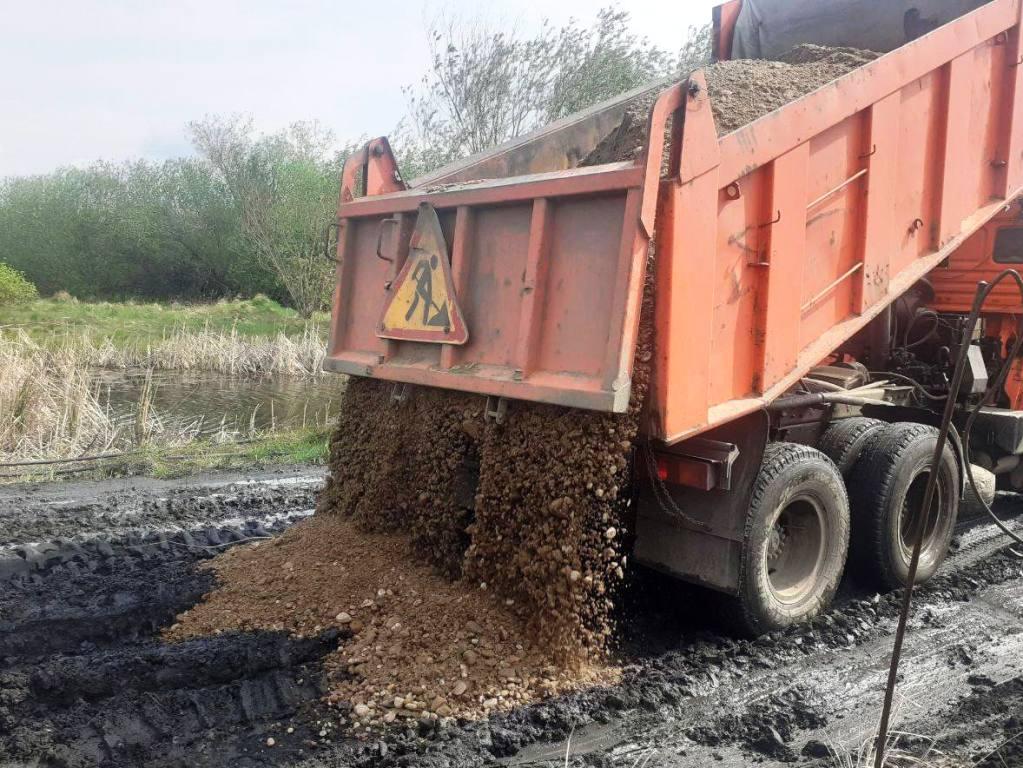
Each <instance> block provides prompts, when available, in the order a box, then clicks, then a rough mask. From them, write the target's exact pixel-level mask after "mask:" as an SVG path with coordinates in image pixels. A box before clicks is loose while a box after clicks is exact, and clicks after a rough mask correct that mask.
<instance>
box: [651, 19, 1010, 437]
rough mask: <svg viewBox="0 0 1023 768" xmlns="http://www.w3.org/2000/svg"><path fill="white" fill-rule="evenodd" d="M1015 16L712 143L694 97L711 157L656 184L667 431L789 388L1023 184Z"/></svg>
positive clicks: (699, 146) (936, 38) (907, 50)
mask: <svg viewBox="0 0 1023 768" xmlns="http://www.w3.org/2000/svg"><path fill="white" fill-rule="evenodd" d="M1019 18H1020V4H1019V2H1018V0H995V2H992V3H990V4H989V5H986V6H984V7H983V8H981V9H979V10H978V11H976V12H974V13H972V14H970V15H969V16H966V17H963V18H961V19H959V20H957V21H955V22H953V23H951V24H948V25H946V26H944V27H941V28H939V29H938V30H936V31H935V32H933V33H931V34H930V35H927V36H926V37H924V38H921V39H920V40H918V41H916V42H914V43H911V44H909V45H907V46H904V47H902V48H900V49H898V50H896V51H894V52H892V53H890V54H888V55H886V56H884V57H882V58H880V59H878V60H876V61H874V62H872V63H871V64H868V65H867V66H865V67H862V68H860V69H857V70H854V71H853V72H851V73H850V74H848V75H846V76H845V77H843V78H841V79H839V80H837V81H835V82H833V83H831V84H829V85H827V86H825V87H824V88H821V89H820V90H818V91H816V92H814V93H812V94H810V95H809V96H807V97H804V98H803V99H800V100H799V101H796V102H793V103H791V104H789V105H787V106H785V107H783V108H782V109H780V110H778V111H776V112H773V113H771V114H769V115H767V116H766V117H764V118H762V119H760V120H758V121H756V122H754V123H752V124H750V125H748V126H746V127H744V128H742V129H740V130H738V131H736V132H734V133H732V134H729V135H727V136H725V137H722V138H721V140H720V142H719V143H718V146H717V147H709V146H707V143H706V142H702V143H696V142H695V141H690V134H691V133H695V134H697V135H704V134H705V133H706V129H705V128H701V127H700V124H701V123H706V122H707V121H709V120H711V119H712V118H711V116H710V110H709V108H708V107H709V104H708V103H707V102H706V93H705V92H704V93H702V94H698V95H696V96H695V97H693V98H690V100H689V104H688V105H687V111H686V117H685V121H686V122H685V136H684V142H685V143H684V146H683V154H684V155H685V154H687V153H689V154H690V155H693V154H697V155H700V156H701V157H702V159H703V160H704V162H703V163H702V164H700V163H698V162H697V163H695V165H693V166H692V167H693V168H695V169H696V170H695V171H693V172H690V173H688V174H687V173H686V172H685V169H683V172H682V174H681V175H680V177H679V178H678V179H675V180H671V181H670V182H665V183H664V184H662V187H661V195H662V197H667V198H669V199H670V202H666V203H662V209H663V210H670V211H671V212H672V215H674V216H675V217H676V221H675V226H673V227H671V228H662V229H661V232H662V233H664V236H663V237H662V238H661V240H660V241H659V243H658V253H659V258H660V259H661V260H662V262H663V263H662V264H660V266H659V268H658V269H659V273H658V291H659V294H658V298H659V299H660V298H662V297H663V296H671V297H672V298H671V299H670V300H669V301H660V300H659V302H658V328H657V338H658V344H659V349H658V366H657V370H658V378H657V387H656V391H657V395H656V400H655V407H656V409H657V412H658V414H659V416H660V417H661V418H660V423H661V427H662V432H661V434H660V435H658V436H659V437H661V438H663V439H665V440H666V441H668V442H674V441H677V440H679V439H683V438H685V437H688V436H691V435H695V434H697V433H699V432H700V431H703V430H705V429H707V428H709V427H711V426H714V425H716V424H720V423H723V422H725V421H728V420H730V419H733V418H735V417H737V416H739V415H741V414H743V413H748V412H749V411H750V410H755V409H756V408H759V407H760V406H761V405H762V404H763V403H764V402H767V401H769V400H771V399H773V398H774V397H776V396H778V395H779V394H781V393H782V392H783V391H784V390H785V389H787V388H789V387H791V386H792V385H793V384H794V383H795V382H796V381H797V380H798V378H799V377H800V376H802V375H804V374H805V372H806V371H807V370H808V369H809V368H810V367H812V366H813V365H815V364H817V363H819V362H820V361H821V359H822V358H824V357H826V356H827V355H828V354H830V353H831V352H832V351H833V350H834V349H836V348H837V347H838V346H839V345H840V344H841V343H842V342H844V341H845V340H846V339H848V338H849V337H850V336H851V335H852V334H853V333H855V332H856V331H857V330H859V328H861V327H862V326H863V325H865V324H866V322H868V321H869V320H870V319H871V318H872V317H873V316H875V315H876V314H877V313H878V312H880V311H881V309H882V308H883V307H884V306H886V305H887V304H888V303H890V302H891V301H892V300H894V298H896V297H897V296H898V295H899V294H900V293H901V292H903V291H904V290H906V288H908V287H909V286H910V285H912V283H913V282H915V281H916V280H917V279H919V278H920V277H921V276H923V275H924V274H926V273H927V272H928V271H929V270H930V269H932V268H933V267H934V266H936V265H937V264H938V263H939V262H941V261H942V260H943V259H944V258H945V257H946V256H947V255H948V254H949V253H951V252H952V251H953V250H954V249H955V248H956V247H957V246H958V245H960V244H961V243H962V242H963V241H964V239H965V238H966V237H967V236H969V235H970V234H971V233H972V232H973V231H974V230H976V229H977V228H978V227H980V226H982V225H983V224H984V222H985V221H987V220H988V219H989V218H990V217H991V216H993V215H994V214H996V213H997V212H998V211H999V210H1001V208H1003V207H1004V201H1005V200H1006V199H1007V198H1011V197H1013V196H1015V195H1017V194H1018V193H1019V188H1020V185H1021V183H1023V156H1021V153H1020V150H1019V142H1018V139H1017V136H1018V134H1019V133H1020V132H1021V131H1023V125H1021V123H1020V121H1019V103H1018V101H1019V100H1018V99H1017V94H1019V93H1021V91H1020V87H1021V76H1023V74H1021V73H1023V67H1020V66H1017V65H1016V63H1017V62H1018V61H1019V59H1020V53H1021V51H1020V46H1019V37H1018V24H1019ZM711 211H713V215H712V216H711V215H710V212H711ZM669 232H670V234H669ZM708 243H713V247H712V248H710V249H708V248H707V244H708ZM697 262H699V263H697ZM707 262H709V265H708V263H707ZM676 297H684V298H683V299H682V300H679V299H678V298H676ZM708 313H709V315H710V321H709V323H708V321H707V314H708ZM694 329H699V330H694ZM701 331H702V332H701ZM701 369H702V370H706V371H708V372H709V374H708V376H707V377H706V388H705V389H704V388H703V383H702V382H701V383H700V385H699V388H698V389H697V390H696V391H694V386H693V384H692V382H689V381H687V379H688V378H689V377H691V376H692V372H693V371H694V370H701Z"/></svg>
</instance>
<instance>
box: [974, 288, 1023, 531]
mask: <svg viewBox="0 0 1023 768" xmlns="http://www.w3.org/2000/svg"><path fill="white" fill-rule="evenodd" d="M1009 277H1012V278H1013V279H1014V280H1015V281H1016V287H1017V288H1018V289H1019V295H1020V301H1021V302H1023V277H1020V274H1019V272H1017V271H1016V270H1014V269H1006V270H1005V271H1003V272H1001V273H1000V274H999V275H998V277H996V278H995V279H994V280H992V281H991V282H990V283H989V284H988V285H986V286H984V288H982V289H981V292H980V302H981V304H983V303H984V302H985V301H987V298H988V296H989V295H990V294H991V291H993V290H994V288H995V286H997V285H998V284H999V283H1000V282H1002V281H1003V280H1005V279H1007V278H1009ZM1020 349H1023V316H1021V317H1020V328H1019V331H1017V333H1016V340H1015V342H1014V343H1013V345H1012V349H1010V350H1009V353H1008V355H1007V356H1006V358H1005V364H1004V365H1003V366H1002V369H1001V370H1000V371H999V372H998V376H996V377H995V380H994V381H993V382H991V384H990V386H988V388H987V391H986V392H985V393H984V397H982V398H981V400H980V402H979V403H977V405H976V406H974V408H973V409H972V410H971V411H970V412H969V415H968V416H967V418H966V426H965V427H964V428H963V463H964V464H965V465H966V476H967V477H968V478H969V480H970V484H971V485H972V486H973V487H974V490H976V488H977V483H976V481H975V480H974V479H973V464H972V463H971V462H970V430H972V429H973V423H974V422H975V421H976V420H977V416H978V415H979V414H980V412H981V409H983V408H984V407H986V406H987V405H988V404H989V403H990V401H991V399H992V397H993V396H994V395H995V394H996V393H997V392H1000V391H1001V389H1002V387H1003V386H1004V385H1005V379H1006V378H1007V377H1008V375H1009V370H1010V369H1011V368H1012V365H1013V362H1014V361H1015V360H1016V359H1017V357H1019V353H1020ZM974 495H975V496H976V497H977V498H978V499H979V500H980V504H981V506H982V507H983V508H984V511H985V512H987V514H988V516H989V517H990V518H991V519H992V520H993V521H994V523H995V525H997V526H998V527H999V528H1001V530H1002V532H1003V533H1004V534H1005V535H1006V536H1008V537H1009V538H1011V539H1012V540H1013V541H1015V542H1016V543H1017V544H1020V545H1023V538H1021V537H1020V536H1019V535H1018V534H1016V533H1015V532H1013V531H1011V530H1009V527H1008V526H1007V525H1006V524H1005V523H1004V522H1002V520H1001V518H999V517H998V515H996V514H995V511H994V510H993V509H992V508H991V505H990V504H988V503H987V501H985V500H984V499H982V498H981V496H980V494H979V493H974Z"/></svg>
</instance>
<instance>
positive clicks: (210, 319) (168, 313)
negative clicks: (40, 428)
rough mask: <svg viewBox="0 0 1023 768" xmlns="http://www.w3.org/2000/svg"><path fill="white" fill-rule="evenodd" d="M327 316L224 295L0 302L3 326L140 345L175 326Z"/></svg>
mask: <svg viewBox="0 0 1023 768" xmlns="http://www.w3.org/2000/svg"><path fill="white" fill-rule="evenodd" d="M327 322H328V316H327V315H326V314H324V313H318V314H317V315H314V316H313V318H312V319H311V320H304V319H303V318H301V317H299V315H298V313H297V312H295V310H293V309H287V308H285V307H282V306H281V305H279V304H278V303H277V302H275V301H273V300H272V299H268V298H266V297H265V296H257V297H255V298H253V299H244V300H236V301H220V302H217V303H215V304H194V305H192V304H139V303H135V302H132V301H128V302H117V303H114V302H106V301H104V302H95V303H92V302H76V301H58V300H55V299H38V300H35V301H28V302H24V303H21V304H13V305H9V306H0V330H14V329H15V328H21V329H23V330H24V331H25V332H26V333H28V334H29V336H31V337H32V339H33V340H34V341H36V342H38V343H40V344H48V343H51V342H53V341H54V340H59V339H61V338H64V337H66V336H68V335H75V334H81V333H83V332H84V333H88V334H90V335H91V336H92V337H93V338H109V339H110V340H111V341H112V342H113V343H114V344H115V345H118V346H141V347H144V346H145V345H147V344H150V343H153V342H156V341H159V340H160V339H161V338H164V337H166V336H168V335H170V334H171V333H173V332H174V331H176V330H181V329H184V330H189V331H201V330H204V329H209V330H211V331H213V332H230V331H231V330H232V329H234V330H236V331H237V332H238V334H239V335H241V336H244V337H254V336H273V335H276V334H277V333H279V332H283V333H285V334H287V335H289V336H290V335H297V334H300V333H302V332H303V331H304V330H305V329H306V328H307V327H309V325H310V324H312V325H313V326H314V327H317V328H320V329H322V330H323V333H324V334H325V333H326V327H327Z"/></svg>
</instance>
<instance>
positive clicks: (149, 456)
mask: <svg viewBox="0 0 1023 768" xmlns="http://www.w3.org/2000/svg"><path fill="white" fill-rule="evenodd" d="M329 439H330V431H329V430H324V429H296V430H292V431H288V432H278V433H275V434H272V435H267V436H264V437H260V438H256V439H255V440H253V441H251V442H245V443H238V444H233V445H232V444H228V445H224V444H215V443H213V444H211V443H207V442H202V441H197V442H194V443H190V444H188V445H187V446H185V447H184V448H177V449H173V448H172V449H160V450H155V451H149V452H145V453H144V454H143V456H142V457H141V460H140V461H137V462H132V464H134V465H135V466H133V467H132V468H131V469H133V470H134V471H133V472H132V474H144V475H148V476H151V477H162V478H175V477H184V476H185V475H191V474H195V473H196V472H206V471H210V470H216V469H252V468H262V467H269V466H280V465H282V464H324V463H326V461H327V453H328V442H329ZM139 470H141V471H139Z"/></svg>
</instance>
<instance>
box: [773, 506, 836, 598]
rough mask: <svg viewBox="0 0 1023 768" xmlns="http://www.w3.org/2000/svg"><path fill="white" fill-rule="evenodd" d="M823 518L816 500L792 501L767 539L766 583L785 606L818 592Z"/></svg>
mask: <svg viewBox="0 0 1023 768" xmlns="http://www.w3.org/2000/svg"><path fill="white" fill-rule="evenodd" d="M826 528H827V523H826V518H825V515H824V510H823V509H822V508H821V506H820V504H819V503H818V502H817V500H816V499H812V498H809V497H800V498H797V499H793V500H792V501H790V502H789V503H788V504H786V505H785V506H784V507H782V509H781V511H779V512H778V515H777V516H776V517H775V520H774V525H773V526H772V528H771V532H770V534H769V535H768V540H767V553H766V554H767V557H766V565H767V582H768V584H769V585H770V587H771V592H772V594H773V595H774V597H775V599H776V600H778V602H780V603H784V604H786V605H793V604H796V603H801V602H803V601H805V600H806V599H807V598H808V597H810V596H811V595H813V594H814V593H815V592H816V590H817V585H818V584H819V582H820V574H821V571H822V570H823V568H824V560H825V555H826V549H827V548H826V539H827V536H826V533H827V531H826Z"/></svg>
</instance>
